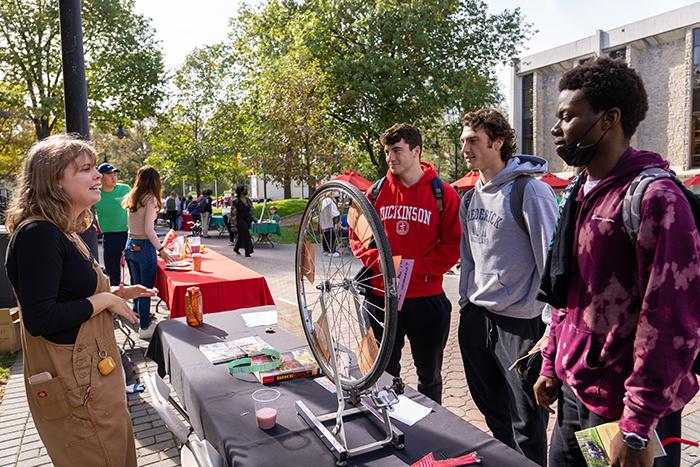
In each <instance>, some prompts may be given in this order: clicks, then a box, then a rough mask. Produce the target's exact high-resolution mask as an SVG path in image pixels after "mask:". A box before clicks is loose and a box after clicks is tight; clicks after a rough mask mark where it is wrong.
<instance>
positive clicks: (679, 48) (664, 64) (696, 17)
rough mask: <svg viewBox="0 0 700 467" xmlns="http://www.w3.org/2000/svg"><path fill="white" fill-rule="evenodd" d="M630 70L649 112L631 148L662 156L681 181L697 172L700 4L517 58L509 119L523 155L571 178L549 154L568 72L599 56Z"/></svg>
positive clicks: (699, 149) (699, 147)
mask: <svg viewBox="0 0 700 467" xmlns="http://www.w3.org/2000/svg"><path fill="white" fill-rule="evenodd" d="M605 55H608V56H611V57H614V58H622V59H624V60H626V61H627V63H629V64H630V66H631V67H632V68H635V69H636V70H637V71H638V72H639V73H640V75H641V76H642V79H643V80H644V85H645V87H646V90H647V93H648V95H649V111H648V112H647V116H646V119H645V120H644V121H643V122H642V123H641V124H640V125H639V128H638V129H637V133H636V134H635V136H634V137H633V139H632V145H633V146H635V147H639V148H644V149H648V150H652V151H655V152H658V153H660V154H661V155H662V156H663V157H664V158H666V159H668V160H669V161H670V162H671V166H672V167H673V169H674V170H676V172H677V173H679V175H685V174H688V173H690V172H695V170H694V169H700V3H695V4H693V5H689V6H686V7H683V8H679V9H677V10H673V11H669V12H667V13H664V14H661V15H658V16H654V17H651V18H647V19H644V20H641V21H637V22H635V23H631V24H627V25H624V26H620V27H617V28H614V29H611V30H609V31H601V30H597V31H596V32H595V34H593V35H592V36H589V37H586V38H583V39H580V40H577V41H575V42H571V43H569V44H565V45H562V46H559V47H555V48H553V49H549V50H546V51H544V52H540V53H537V54H534V55H530V56H527V57H522V58H521V60H520V64H519V66H518V67H516V68H515V69H514V70H513V75H512V83H511V86H512V91H513V92H512V94H511V95H512V96H513V97H512V99H511V108H510V116H511V119H512V122H511V123H512V124H513V126H514V128H515V129H516V131H517V135H518V148H519V150H520V151H521V152H523V153H528V154H538V155H541V156H543V157H545V158H546V159H547V160H548V161H549V163H550V170H551V171H553V172H564V171H570V170H571V168H570V167H567V166H566V165H565V164H564V163H563V162H562V160H561V159H560V158H559V157H557V155H556V152H555V150H554V145H553V138H552V135H551V134H550V131H549V130H550V129H551V128H552V126H554V124H555V123H556V117H555V116H554V112H555V108H556V101H557V97H558V95H559V92H558V90H557V83H558V82H559V78H560V77H561V76H562V74H564V73H565V72H566V71H567V70H569V69H571V68H573V67H575V66H577V65H579V64H581V63H585V62H586V61H588V60H591V59H594V58H595V57H600V56H605Z"/></svg>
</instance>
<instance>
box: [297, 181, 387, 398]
mask: <svg viewBox="0 0 700 467" xmlns="http://www.w3.org/2000/svg"><path fill="white" fill-rule="evenodd" d="M338 203H339V204H340V206H338ZM345 214H347V218H348V222H347V229H344V228H342V227H340V226H339V225H338V224H336V222H335V219H336V218H339V217H341V216H343V215H345ZM343 224H345V222H343ZM338 246H341V247H342V250H343V251H338ZM361 259H362V260H363V261H364V262H365V264H363V262H362V261H361ZM296 285H297V300H298V302H299V312H300V314H301V320H302V324H303V328H304V333H305V334H306V339H307V340H308V342H309V347H310V348H311V351H312V352H313V354H314V357H316V360H317V361H318V363H319V365H320V366H321V369H322V371H323V373H324V374H325V375H326V376H327V377H328V378H330V379H331V380H333V379H334V378H335V374H336V372H337V373H338V375H339V377H340V382H341V384H342V386H343V388H344V389H346V390H351V389H357V390H363V389H366V388H368V387H370V386H372V385H373V384H374V383H375V382H376V380H377V379H378V378H379V376H380V375H381V374H382V372H383V371H384V369H385V368H386V365H387V363H388V361H389V357H390V356H391V351H392V349H393V346H394V339H395V336H396V321H397V315H396V303H397V302H396V277H395V272H394V263H393V261H392V258H391V251H390V248H389V241H388V240H387V238H386V234H385V233H384V228H383V226H382V223H381V221H380V220H379V216H378V215H377V212H376V211H375V210H374V208H373V207H372V205H371V204H370V202H369V200H368V199H367V198H366V197H365V196H364V195H363V194H362V193H361V192H360V191H359V190H358V189H357V188H355V187H354V186H352V185H350V184H348V183H345V182H339V181H338V182H328V183H326V184H324V185H323V186H322V187H321V188H319V189H318V190H317V191H316V192H315V193H314V195H313V196H312V197H311V199H310V200H309V204H308V205H307V207H306V209H305V210H304V214H303V216H302V220H301V226H300V227H299V238H298V240H297V248H296ZM331 348H334V349H335V353H332V352H331V351H330V349H331Z"/></svg>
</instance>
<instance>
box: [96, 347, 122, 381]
mask: <svg viewBox="0 0 700 467" xmlns="http://www.w3.org/2000/svg"><path fill="white" fill-rule="evenodd" d="M95 342H96V343H97V349H98V352H97V356H98V357H100V361H99V362H97V369H98V370H100V374H101V375H102V376H107V375H108V374H110V373H111V372H113V371H114V369H115V368H116V367H117V362H115V361H114V358H112V356H111V355H107V352H106V351H105V350H103V348H102V346H101V345H100V342H99V340H97V339H95Z"/></svg>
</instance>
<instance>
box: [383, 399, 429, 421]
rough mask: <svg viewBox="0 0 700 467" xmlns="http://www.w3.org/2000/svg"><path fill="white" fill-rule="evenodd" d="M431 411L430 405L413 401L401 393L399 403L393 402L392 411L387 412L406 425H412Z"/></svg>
mask: <svg viewBox="0 0 700 467" xmlns="http://www.w3.org/2000/svg"><path fill="white" fill-rule="evenodd" d="M432 411H433V410H432V409H431V408H430V407H426V406H424V405H421V404H419V403H418V402H414V401H412V400H411V399H409V398H408V397H406V396H404V395H403V394H402V395H400V396H399V403H398V404H394V411H393V412H389V416H390V417H391V418H393V419H395V420H398V421H400V422H401V423H405V424H406V425H408V426H413V425H415V424H416V422H418V421H420V420H422V419H423V418H425V417H426V416H427V415H428V414H429V413H430V412H432Z"/></svg>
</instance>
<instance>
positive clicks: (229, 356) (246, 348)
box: [199, 336, 272, 365]
mask: <svg viewBox="0 0 700 467" xmlns="http://www.w3.org/2000/svg"><path fill="white" fill-rule="evenodd" d="M270 348H272V346H270V345H269V344H268V343H267V342H265V341H264V340H263V339H261V338H260V337H258V336H250V337H244V338H242V339H235V340H230V341H224V342H213V343H211V344H202V345H200V346H199V350H200V351H201V352H202V353H203V354H204V356H205V357H207V360H209V361H210V362H211V363H213V364H214V365H216V364H217V363H224V362H230V361H231V360H236V359H238V358H243V357H251V356H254V355H260V353H261V352H262V349H270Z"/></svg>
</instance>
